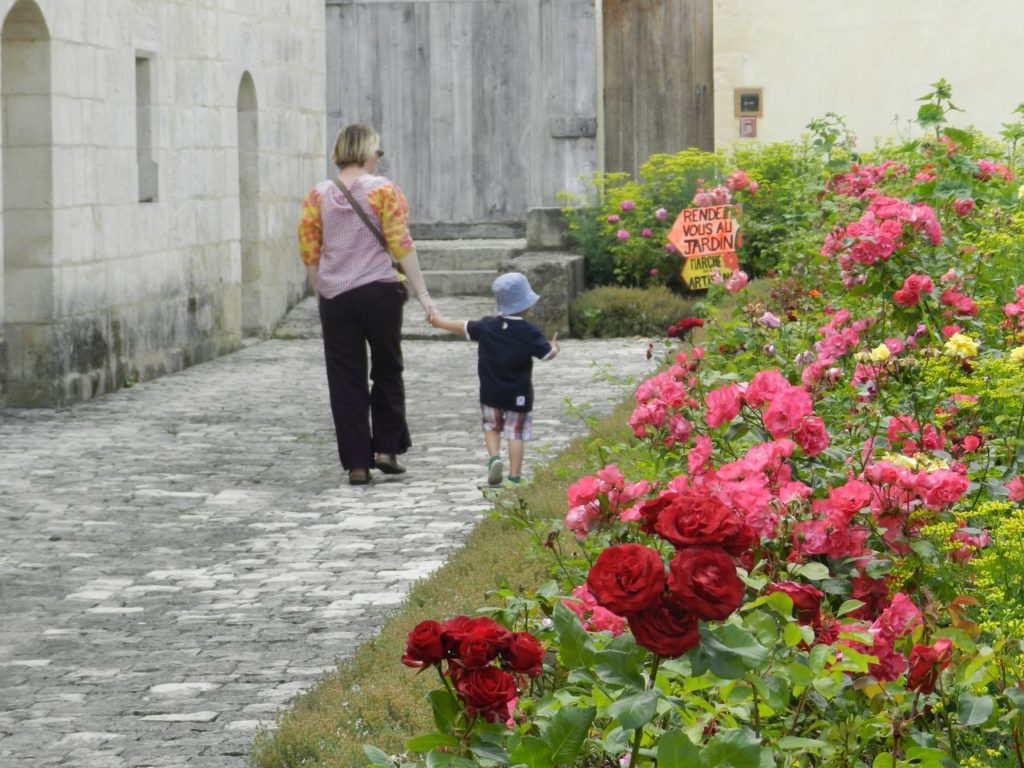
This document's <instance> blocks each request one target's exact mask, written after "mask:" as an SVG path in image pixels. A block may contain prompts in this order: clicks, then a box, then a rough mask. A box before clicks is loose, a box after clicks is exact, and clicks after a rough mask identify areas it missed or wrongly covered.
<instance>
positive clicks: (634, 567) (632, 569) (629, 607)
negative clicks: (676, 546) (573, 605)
mask: <svg viewBox="0 0 1024 768" xmlns="http://www.w3.org/2000/svg"><path fill="white" fill-rule="evenodd" d="M587 589H589V590H590V594H592V595H593V596H594V599H595V600H597V602H598V603H600V604H601V605H602V606H604V607H605V608H607V609H608V610H609V611H611V612H612V613H617V614H619V615H620V616H629V615H630V614H631V613H638V612H639V611H642V610H644V609H645V608H650V607H652V606H654V605H657V604H658V603H659V602H661V596H662V593H663V592H664V591H665V566H664V565H663V564H662V562H661V555H659V554H658V553H657V552H656V551H654V550H653V549H651V548H650V547H645V546H643V545H641V544H620V545H618V546H615V547H608V548H607V549H606V550H605V551H604V552H602V553H601V554H600V555H598V557H597V561H596V562H595V563H594V565H593V567H592V568H591V569H590V573H589V574H588V575H587Z"/></svg>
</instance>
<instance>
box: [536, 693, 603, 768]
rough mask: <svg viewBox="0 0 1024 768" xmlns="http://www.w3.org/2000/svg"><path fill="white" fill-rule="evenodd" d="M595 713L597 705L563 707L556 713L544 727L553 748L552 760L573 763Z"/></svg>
mask: <svg viewBox="0 0 1024 768" xmlns="http://www.w3.org/2000/svg"><path fill="white" fill-rule="evenodd" d="M595 715H597V708H596V707H586V708H583V709H577V708H575V707H563V708H562V709H560V710H558V712H556V713H555V716H554V717H553V718H551V722H550V723H548V726H547V728H545V729H544V740H545V741H546V742H547V744H548V747H549V748H550V750H551V760H552V762H554V763H556V764H562V763H568V764H572V763H573V762H574V761H575V760H576V756H577V755H579V753H580V750H581V749H582V748H583V742H584V741H586V738H587V733H588V732H589V731H590V724H591V723H593V722H594V716H595Z"/></svg>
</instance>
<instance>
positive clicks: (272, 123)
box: [0, 0, 325, 406]
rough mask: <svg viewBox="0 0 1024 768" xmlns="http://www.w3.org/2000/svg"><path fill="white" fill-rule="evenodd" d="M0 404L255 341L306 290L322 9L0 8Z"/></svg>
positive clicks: (146, 2)
mask: <svg viewBox="0 0 1024 768" xmlns="http://www.w3.org/2000/svg"><path fill="white" fill-rule="evenodd" d="M0 18H2V19H3V34H2V37H0V56H2V62H0V92H2V98H3V113H2V114H3V125H2V145H0V165H2V167H3V188H2V199H3V208H2V218H0V226H2V229H3V239H2V255H0V265H2V271H0V275H2V283H0V285H2V299H0V320H2V329H3V330H2V333H0V360H2V359H5V360H6V363H5V365H4V367H3V368H2V369H0V370H2V375H0V381H2V390H0V401H4V402H6V403H7V404H8V405H24V406H54V405H62V404H66V403H69V402H74V401H77V400H81V399H86V398H89V397H92V396H94V395H96V394H99V393H102V392H108V391H111V390H113V389H116V388H118V387H120V386H123V385H124V384H126V383H130V382H132V381H138V380H142V379H147V378H151V377H152V376H155V375H158V374H161V373H164V372H169V371H174V370H178V369H180V368H182V367H184V366H187V365H190V364H193V363H198V362H201V361H203V360H207V359H210V358H212V357H214V356H216V355H219V354H223V353H225V352H227V351H230V350H232V349H235V348H237V347H239V346H240V345H241V342H242V339H243V337H244V336H247V335H266V334H268V333H269V331H270V330H271V329H272V327H273V326H274V325H275V324H276V322H277V321H278V320H279V319H280V318H281V317H282V316H283V314H284V313H285V312H286V311H287V309H288V308H289V307H290V306H291V305H293V304H294V303H295V302H296V301H297V300H298V299H299V298H300V297H301V296H302V295H303V293H304V289H305V286H304V276H305V275H304V270H303V269H302V267H301V264H300V263H299V260H298V256H297V249H296V247H295V223H296V220H297V216H298V206H299V202H300V200H301V197H302V195H303V194H304V193H305V192H306V191H307V189H308V188H309V187H310V186H312V184H313V183H315V182H316V180H317V179H318V178H319V177H320V176H321V175H322V169H323V164H324V158H323V147H324V144H325V137H324V104H325V79H324V61H325V53H324V3H323V0H265V1H264V2H259V3H253V2H247V1H246V0H203V2H197V1H196V0H88V2H82V0H35V2H33V1H32V0H17V2H15V1H14V0H0Z"/></svg>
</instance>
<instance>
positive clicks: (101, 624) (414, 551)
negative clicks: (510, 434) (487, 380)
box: [0, 303, 653, 768]
mask: <svg viewBox="0 0 1024 768" xmlns="http://www.w3.org/2000/svg"><path fill="white" fill-rule="evenodd" d="M307 304H308V303H307ZM446 311H447V308H446ZM452 314H453V315H454V314H455V313H454V312H452ZM306 316H309V313H308V306H307V307H306ZM298 317H299V318H300V321H301V318H302V317H303V315H302V312H301V311H300V312H299V314H298ZM295 322H296V321H295V320H294V319H292V326H293V327H294V325H295ZM420 322H422V321H420ZM299 324H300V325H301V322H300V323H299ZM298 335H300V336H301V335H302V334H298ZM306 335H307V336H309V337H315V335H316V334H315V332H312V331H311V332H310V333H308V334H306ZM646 346H647V345H646V343H645V342H642V341H639V340H635V339H631V340H625V339H624V340H617V341H572V340H570V341H566V342H564V343H563V347H562V355H561V356H560V357H559V358H558V359H557V360H556V361H554V362H552V363H547V364H545V363H538V364H537V365H536V366H535V369H534V370H535V374H534V381H535V387H536V390H537V393H538V397H537V407H536V411H535V413H534V425H535V435H536V438H537V439H536V441H535V442H534V443H532V444H530V445H529V447H528V451H527V474H529V467H530V464H531V463H536V462H538V461H542V460H543V458H544V456H550V455H551V454H552V452H553V451H555V450H556V449H557V448H559V447H560V446H562V445H563V444H564V443H565V442H566V441H567V440H568V439H569V438H570V437H572V436H574V435H576V434H579V433H580V432H582V431H583V429H584V428H585V426H584V424H583V423H582V421H581V419H580V418H579V417H578V416H573V415H570V414H568V413H567V411H566V408H565V400H566V398H571V399H572V401H573V402H574V403H576V404H582V403H589V404H591V406H592V407H593V410H594V411H596V412H598V413H603V412H607V411H608V410H609V408H610V406H611V405H612V404H613V403H614V402H617V401H619V400H621V399H622V398H623V397H624V396H626V394H627V387H626V386H625V385H624V384H623V383H622V382H615V381H611V380H609V379H608V378H607V377H605V376H602V375H596V376H595V372H597V370H598V369H597V368H595V366H594V365H593V364H592V363H595V362H596V363H598V364H599V367H600V368H603V369H605V370H608V371H614V373H615V375H616V376H618V377H625V376H634V377H636V376H642V375H644V374H646V373H648V372H650V371H651V370H652V369H653V364H652V362H650V361H648V360H647V359H646V355H645V351H646ZM404 349H405V355H406V369H407V377H406V385H407V389H408V406H409V413H410V426H411V430H412V434H413V441H414V442H415V446H414V448H413V449H412V450H411V451H410V452H409V453H408V454H407V455H406V457H405V461H406V463H407V464H408V466H409V468H410V470H409V472H408V474H407V475H405V476H404V477H402V478H400V479H390V478H384V477H383V476H382V475H380V474H379V473H375V478H376V479H377V482H375V483H374V484H373V485H371V486H368V487H364V488H352V487H349V486H348V485H347V483H344V482H343V475H342V472H341V468H340V466H339V465H338V463H337V455H336V453H335V449H334V442H333V440H334V438H333V429H332V427H331V422H330V413H329V406H328V403H327V385H326V378H325V375H324V372H323V360H322V345H321V342H320V341H319V340H317V339H316V338H292V339H290V340H271V341H267V342H263V343H260V344H256V345H254V346H250V347H248V348H246V349H244V350H242V351H240V352H238V353H236V354H233V355H229V356H226V357H223V358H221V359H219V360H216V361H214V362H211V363H207V364H204V365H200V366H197V367H194V368H191V369H189V370H186V371H184V372H182V373H179V374H175V375H171V376H167V377H164V378H162V379H159V380H156V381H153V382H149V383H146V384H142V385H139V386H136V387H133V388H131V389H127V390H123V391H121V392H118V393H115V394H112V395H108V396H106V397H103V398H100V399H98V400H96V401H93V402H90V403H85V404H83V405H79V406H76V407H74V408H71V409H67V410H61V411H20V410H14V409H8V410H6V411H4V412H3V414H2V420H0V766H2V767H3V768H37V767H38V768H43V767H44V766H45V768H54V767H57V766H74V768H99V767H101V766H103V767H107V766H109V767H110V768H142V767H143V766H152V767H156V766H160V767H164V766H168V767H169V766H188V767H189V768H241V767H242V766H244V765H246V764H247V755H248V753H249V749H250V745H251V743H252V738H253V734H254V732H255V730H256V729H257V728H258V727H260V725H261V724H265V723H268V722H270V721H272V720H273V716H274V713H275V712H276V711H277V710H278V709H280V708H281V707H283V706H285V705H287V704H288V702H289V701H290V700H291V699H292V698H293V697H294V696H295V695H296V694H297V693H299V692H301V691H303V690H305V689H307V688H309V687H310V686H312V685H313V684H314V683H315V682H316V681H317V680H318V679H319V677H320V676H321V675H322V674H323V673H324V672H325V670H328V669H331V668H333V664H334V660H335V659H337V658H344V657H345V656H347V655H348V654H349V653H351V652H352V650H353V649H354V648H355V647H356V646H357V645H358V644H359V643H361V642H362V641H364V640H366V639H367V638H369V637H371V636H372V635H373V634H374V633H375V632H376V631H377V630H378V629H379V627H380V625H381V623H382V621H383V619H384V618H385V617H386V616H387V614H388V613H389V612H390V611H393V610H394V609H395V608H396V606H398V605H399V604H400V603H401V602H402V600H403V599H404V597H405V595H406V594H407V591H408V588H409V587H410V585H411V584H412V583H413V582H415V581H416V580H418V579H421V578H423V577H424V576H426V575H428V574H430V573H431V572H432V571H434V570H435V569H436V568H438V567H439V566H440V565H441V564H442V563H443V562H444V560H445V558H446V557H447V556H448V555H449V554H451V552H452V551H453V550H454V549H455V548H457V547H458V546H459V545H460V543H461V541H462V539H463V537H464V536H465V534H466V533H467V532H468V531H469V530H470V529H471V528H472V527H473V525H474V524H475V523H476V522H477V521H478V520H479V519H480V516H481V515H482V514H483V513H484V512H485V511H486V509H487V503H486V501H485V500H484V498H483V496H482V494H481V492H480V490H479V489H478V487H477V484H478V483H480V482H483V480H484V475H485V471H484V462H483V459H484V453H483V448H482V440H481V438H480V434H479V431H478V426H477V419H478V406H477V399H476V376H475V355H476V350H475V345H473V344H469V343H460V342H457V341H455V342H439V341H429V340H418V341H406V342H405V344H404Z"/></svg>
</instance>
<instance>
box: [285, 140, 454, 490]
mask: <svg viewBox="0 0 1024 768" xmlns="http://www.w3.org/2000/svg"><path fill="white" fill-rule="evenodd" d="M383 156H384V150H382V149H381V146H380V136H378V135H377V132H376V131H375V130H373V129H372V128H370V127H368V126H365V125H349V126H346V127H345V128H343V129H342V130H341V131H339V133H338V138H337V140H336V141H335V144H334V152H333V154H332V157H331V160H332V161H333V162H334V164H335V165H336V166H337V167H338V170H339V173H338V175H337V176H336V177H335V178H333V179H328V180H325V181H322V182H320V183H319V184H317V185H316V186H315V187H314V188H313V189H312V190H310V192H309V194H308V195H306V199H305V200H304V202H303V205H302V216H301V219H300V221H299V252H300V255H301V256H302V261H303V263H304V264H305V265H306V268H307V270H308V272H309V284H310V287H311V288H312V289H313V293H314V295H316V296H317V297H318V301H319V305H320V324H321V327H322V328H323V337H324V356H325V358H326V362H327V385H328V389H329V391H330V397H331V413H332V414H333V416H334V430H335V434H336V435H337V440H338V456H339V458H340V459H341V466H342V467H343V468H344V469H346V470H347V471H348V480H349V483H351V484H352V485H365V484H366V483H368V482H370V469H371V468H376V469H379V470H380V471H381V472H384V473H386V474H400V473H402V472H405V467H404V466H402V465H401V464H399V462H398V456H399V455H401V454H403V453H405V452H406V451H407V450H408V448H409V446H410V445H411V444H412V443H411V440H410V438H409V427H408V425H407V424H406V420H405V384H404V382H403V380H402V370H403V362H402V344H401V333H402V305H403V304H404V302H405V299H406V298H407V296H408V289H407V288H406V283H408V284H411V285H412V289H413V290H414V291H415V293H416V297H417V299H418V300H419V302H420V305H421V306H422V308H423V311H424V312H425V314H426V319H427V320H428V321H429V320H430V317H431V316H432V315H433V314H434V311H435V308H434V304H433V302H432V301H431V299H430V294H429V293H427V289H426V286H425V285H424V282H423V275H422V274H421V272H420V265H419V259H418V258H417V256H416V248H415V246H414V245H413V242H412V238H411V237H410V235H409V207H408V203H407V202H406V200H405V195H403V194H402V190H400V189H399V188H398V186H397V185H396V184H394V183H393V182H391V181H390V180H388V179H387V178H385V177H383V176H378V175H376V172H377V167H378V165H379V164H380V159H381V158H382V157H383ZM393 262H394V263H396V264H397V265H398V266H399V267H400V269H401V270H402V271H403V272H404V273H405V277H406V278H407V281H403V280H401V279H400V276H399V274H398V273H397V272H396V269H395V268H394V265H393ZM367 346H368V347H369V350H370V360H369V362H370V367H369V371H367V354H366V350H367ZM367 375H369V380H370V382H371V383H372V385H368V383H367Z"/></svg>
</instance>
